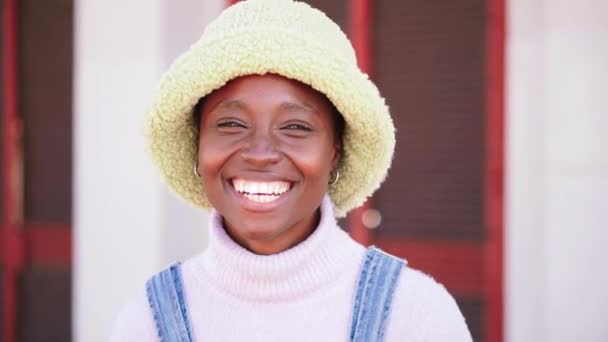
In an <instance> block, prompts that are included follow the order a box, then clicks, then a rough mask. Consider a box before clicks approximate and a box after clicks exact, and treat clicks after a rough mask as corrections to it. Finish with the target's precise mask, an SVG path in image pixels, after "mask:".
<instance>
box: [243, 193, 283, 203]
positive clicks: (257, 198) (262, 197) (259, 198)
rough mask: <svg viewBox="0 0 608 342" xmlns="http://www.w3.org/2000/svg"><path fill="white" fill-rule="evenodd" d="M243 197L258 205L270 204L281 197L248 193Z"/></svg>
mask: <svg viewBox="0 0 608 342" xmlns="http://www.w3.org/2000/svg"><path fill="white" fill-rule="evenodd" d="M243 196H245V198H247V199H249V200H252V201H254V202H259V203H268V202H272V201H274V200H276V199H278V198H279V197H281V196H280V195H252V194H248V193H244V194H243Z"/></svg>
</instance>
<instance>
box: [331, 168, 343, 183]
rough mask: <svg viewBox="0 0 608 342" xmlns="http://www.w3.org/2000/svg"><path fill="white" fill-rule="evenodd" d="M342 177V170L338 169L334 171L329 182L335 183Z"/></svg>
mask: <svg viewBox="0 0 608 342" xmlns="http://www.w3.org/2000/svg"><path fill="white" fill-rule="evenodd" d="M338 179H340V170H337V169H336V172H332V173H331V174H330V177H329V184H330V185H331V184H335V183H336V182H337V181H338Z"/></svg>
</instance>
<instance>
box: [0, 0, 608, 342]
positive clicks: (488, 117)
mask: <svg viewBox="0 0 608 342" xmlns="http://www.w3.org/2000/svg"><path fill="white" fill-rule="evenodd" d="M231 2H232V1H226V0H177V1H168V0H165V1H161V0H129V1H118V0H106V1H100V0H0V4H1V8H2V16H1V18H0V26H1V27H2V34H1V37H0V40H1V47H0V51H1V59H0V64H1V71H0V73H1V77H2V85H1V87H0V92H1V97H0V105H1V108H2V109H1V110H2V114H1V119H0V144H1V145H0V146H1V149H0V180H1V182H0V194H1V196H0V217H1V228H0V229H1V230H0V308H1V310H0V341H5V342H17V341H28V342H29V341H31V342H34V341H36V342H38V341H72V340H73V341H87V342H89V341H105V340H107V339H108V337H109V334H110V330H111V326H112V321H113V319H114V318H115V316H116V314H117V313H118V311H119V310H120V308H121V306H122V305H124V304H125V303H126V301H127V300H128V299H129V298H131V297H132V296H133V295H134V294H135V293H136V292H137V291H142V290H143V284H144V282H145V280H146V279H147V278H148V277H149V276H150V275H152V274H153V273H155V272H156V271H158V270H160V269H161V268H162V267H164V266H165V265H168V264H170V263H172V262H173V261H175V260H180V259H181V260H183V259H184V258H187V257H188V256H190V255H192V254H195V253H197V252H200V251H201V250H202V249H204V247H205V244H206V234H207V233H206V225H207V221H206V220H207V214H206V213H205V212H202V211H199V210H196V209H194V208H192V207H190V206H189V205H187V204H185V203H183V202H181V201H180V200H179V199H177V198H176V197H175V196H174V195H172V194H171V193H169V191H168V190H167V189H166V187H165V186H164V185H163V184H162V183H161V181H160V177H159V175H158V174H157V172H156V170H155V168H154V167H153V165H152V163H151V161H150V160H149V158H148V156H147V154H146V152H145V146H144V142H143V136H142V114H143V112H144V111H145V108H146V106H147V104H148V103H149V101H150V99H151V97H152V95H153V92H154V89H155V86H156V83H157V81H158V79H159V78H160V75H161V74H162V72H163V71H164V70H166V69H167V67H168V66H169V64H170V62H171V61H172V60H173V59H174V58H175V57H177V56H178V55H179V54H180V53H181V52H182V51H184V50H185V49H186V48H187V47H188V46H189V45H190V44H191V43H193V42H194V41H195V40H196V39H197V38H198V37H199V36H200V35H201V33H202V32H203V29H204V27H205V25H206V24H207V23H208V22H209V21H210V20H211V19H212V18H214V17H215V16H217V14H218V13H219V12H220V11H221V10H222V9H223V8H224V7H226V6H228V5H230V3H231ZM306 2H308V3H310V4H311V5H313V6H314V7H317V8H319V9H321V10H323V11H325V12H326V13H327V15H328V16H330V17H331V18H333V19H334V20H335V21H336V22H337V23H338V24H339V25H340V26H341V27H342V29H343V30H344V31H345V32H346V33H347V34H348V36H349V37H350V39H351V41H352V42H353V45H354V47H355V49H356V51H357V55H358V60H359V63H360V66H361V68H362V69H363V70H364V71H366V72H367V73H369V74H370V76H371V78H372V79H373V80H374V81H375V82H376V84H377V85H378V87H379V88H380V90H381V92H382V94H383V95H384V96H385V97H386V99H387V102H388V104H389V106H390V107H391V112H392V115H393V118H394V120H395V124H396V126H397V149H396V156H395V160H394V163H393V167H392V169H391V171H390V175H389V178H388V179H387V180H386V182H385V184H384V185H383V187H382V188H381V190H380V191H378V192H377V194H376V195H375V196H374V197H373V198H372V199H370V201H369V202H368V203H366V204H365V205H364V206H363V207H362V208H360V209H358V210H356V211H355V212H353V213H352V214H351V215H350V216H349V217H348V219H346V220H343V221H342V222H341V225H342V227H343V228H344V229H346V230H348V231H349V232H350V233H351V234H352V235H353V237H354V238H355V239H357V240H358V241H360V242H362V243H364V244H367V245H369V244H376V245H379V246H381V247H383V248H384V249H386V250H388V251H389V252H392V253H394V254H397V255H399V256H402V257H405V258H406V259H407V260H408V261H409V263H410V265H412V266H413V267H415V268H419V269H422V270H423V271H425V272H427V273H429V274H431V275H432V276H433V277H435V278H436V279H437V280H438V281H440V282H442V283H443V284H445V285H446V287H447V288H448V290H449V291H450V292H451V293H452V294H453V295H454V296H455V298H456V299H457V301H458V304H459V306H460V308H461V310H462V311H463V313H464V315H465V316H466V319H467V323H468V324H469V327H470V330H471V332H472V334H473V336H474V339H475V341H488V342H500V341H513V342H515V341H572V340H580V341H598V342H600V341H608V325H606V324H605V323H606V317H608V291H607V289H608V272H606V270H607V269H608V255H607V254H606V250H607V246H608V223H607V222H608V153H607V151H606V150H607V149H608V134H607V133H606V131H607V129H608V102H607V101H606V83H607V82H608V2H607V1H605V0H580V1H577V2H574V1H567V0H452V1H439V0H400V1H398V0H375V1H374V0H310V1H306Z"/></svg>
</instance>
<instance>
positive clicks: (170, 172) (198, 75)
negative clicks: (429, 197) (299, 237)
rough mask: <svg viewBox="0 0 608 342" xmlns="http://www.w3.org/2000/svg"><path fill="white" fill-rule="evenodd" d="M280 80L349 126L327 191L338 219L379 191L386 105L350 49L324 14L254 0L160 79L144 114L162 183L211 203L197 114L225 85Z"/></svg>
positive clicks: (387, 149) (281, 1) (389, 128)
mask: <svg viewBox="0 0 608 342" xmlns="http://www.w3.org/2000/svg"><path fill="white" fill-rule="evenodd" d="M267 73H272V74H278V75H281V76H284V77H287V78H290V79H294V80H298V81H300V82H302V83H305V84H308V85H310V86H311V87H312V88H314V89H315V90H317V91H319V92H321V93H323V94H325V95H326V96H327V98H328V99H329V100H330V101H331V102H332V103H333V104H334V106H335V107H336V109H337V110H338V111H339V112H340V113H341V114H342V116H343V117H344V120H345V123H346V125H345V130H344V136H343V151H342V159H341V162H340V165H339V171H340V178H339V180H338V181H337V182H335V183H334V184H332V185H331V186H330V188H329V194H330V197H331V199H332V202H333V204H334V209H335V214H336V216H338V217H342V216H344V215H345V214H346V213H347V212H348V211H349V210H351V209H353V208H355V207H357V206H359V205H361V204H363V202H364V201H365V200H366V199H367V197H369V196H371V195H372V194H373V192H374V191H375V190H376V189H377V188H378V187H379V186H380V184H381V183H382V181H383V180H384V179H385V177H386V174H387V171H388V169H389V167H390V164H391V160H392V157H393V151H394V147H395V134H394V126H393V122H392V119H391V117H390V115H389V111H388V107H387V106H386V105H385V101H384V99H383V98H382V97H381V96H380V94H379V92H378V89H377V88H376V86H375V85H374V84H373V83H372V82H371V81H370V80H369V78H368V76H367V75H366V74H364V73H362V72H361V71H360V69H359V68H358V66H357V63H356V58H355V54H354V51H353V49H352V46H351V44H350V42H349V41H348V39H347V38H346V36H345V35H344V33H343V32H342V31H341V30H340V29H339V27H338V26H337V25H336V24H335V23H333V22H332V21H331V20H330V19H329V18H328V17H327V16H325V14H323V13H322V12H320V11H318V10H316V9H313V8H311V7H310V6H308V5H307V4H304V3H300V2H293V1H286V0H250V1H244V2H241V3H238V4H236V5H234V6H232V7H230V8H228V9H226V10H225V11H224V12H223V13H222V14H221V15H220V16H219V17H218V18H217V19H216V20H215V21H214V22H213V23H211V24H210V25H209V26H208V27H207V29H206V30H205V33H204V34H203V36H202V37H201V39H200V40H199V41H198V42H197V43H195V44H194V45H193V46H192V47H191V48H190V49H189V50H188V51H187V52H186V53H184V54H183V55H182V56H181V57H179V58H178V59H177V60H176V61H175V62H174V63H173V64H172V66H171V67H170V69H169V70H168V71H167V72H166V73H165V74H164V76H163V77H162V79H161V82H160V86H159V88H158V91H157V94H156V96H155V99H154V101H153V103H152V106H151V108H150V109H149V111H148V112H147V115H146V127H145V131H146V138H147V142H148V148H149V150H150V153H151V155H152V158H153V160H154V162H155V164H156V165H157V166H158V167H159V169H160V171H161V173H162V175H163V176H164V179H165V180H166V182H167V183H168V185H169V186H170V187H171V188H172V189H173V190H174V191H175V192H176V193H177V194H179V195H180V196H181V197H183V198H184V199H186V200H187V201H189V202H191V203H193V204H195V205H197V206H200V207H204V208H209V207H211V204H210V203H209V201H208V199H207V196H206V194H205V189H204V186H203V185H202V184H201V182H200V179H199V178H198V177H197V176H196V175H195V174H194V172H193V167H194V165H195V164H196V161H197V146H198V127H197V126H196V122H195V121H196V120H195V116H194V114H193V108H194V106H195V105H196V104H197V103H198V101H199V100H200V99H201V98H203V97H205V96H206V95H208V94H209V93H211V92H212V91H213V90H216V89H218V88H221V87H222V86H223V85H225V84H226V83H227V82H228V81H230V80H232V79H234V78H237V77H240V76H245V75H252V74H259V75H263V74H267Z"/></svg>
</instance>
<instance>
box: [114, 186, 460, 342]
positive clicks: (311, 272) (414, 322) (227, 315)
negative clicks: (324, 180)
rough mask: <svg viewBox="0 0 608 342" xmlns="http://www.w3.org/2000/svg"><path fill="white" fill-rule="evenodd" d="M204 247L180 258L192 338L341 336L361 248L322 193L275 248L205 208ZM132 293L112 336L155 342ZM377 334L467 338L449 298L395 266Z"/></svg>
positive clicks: (344, 337)
mask: <svg viewBox="0 0 608 342" xmlns="http://www.w3.org/2000/svg"><path fill="white" fill-rule="evenodd" d="M210 220H211V222H210V223H211V224H210V238H209V247H208V248H207V249H206V250H205V251H204V252H203V253H202V254H200V255H198V256H195V257H193V258H191V259H189V260H187V261H186V262H184V263H183V264H182V275H183V281H184V287H185V295H186V302H187V306H188V314H189V318H190V321H191V326H192V330H193V334H194V339H195V341H198V342H205V341H265V342H267V341H292V342H297V341H345V342H346V341H348V333H349V328H350V322H351V312H352V302H353V298H354V289H355V285H356V281H357V278H358V272H359V270H360V267H361V262H362V260H363V255H364V253H365V248H364V247H363V246H361V245H359V244H358V243H357V242H355V241H354V240H352V239H351V238H350V236H348V234H346V233H345V232H344V231H342V230H341V229H340V228H339V227H338V226H337V224H336V221H335V219H334V216H333V211H332V208H331V203H330V201H329V199H328V198H327V197H326V198H325V199H324V200H323V204H322V207H321V220H320V223H319V226H318V227H317V229H316V230H315V231H314V232H313V234H312V235H311V236H310V237H308V239H306V240H305V241H304V242H302V243H300V244H299V245H297V246H295V247H293V248H291V249H289V250H286V251H284V252H282V253H279V254H275V255H269V256H261V255H256V254H253V253H251V252H249V251H247V250H246V249H244V248H242V247H241V246H239V245H238V244H236V243H235V242H234V241H232V240H231V239H230V237H229V236H228V235H227V234H226V232H225V231H224V229H223V227H222V224H221V217H220V215H219V214H218V213H217V212H213V214H212V215H211V219H210ZM158 340H159V339H158V337H157V335H156V327H155V324H154V320H153V317H152V313H151V310H150V308H149V305H148V301H147V298H146V294H145V289H144V288H143V287H142V290H141V292H140V293H139V294H138V295H137V296H136V298H134V300H132V301H131V302H130V303H129V304H127V305H126V306H125V307H124V308H123V310H122V311H121V313H120V314H119V316H118V318H117V320H116V322H115V325H114V330H113V334H112V339H111V341H114V342H118V341H141V342H148V341H150V342H151V341H158ZM385 341H387V342H393V341H412V342H414V341H429V342H431V341H451V342H460V341H471V337H470V334H469V331H468V329H467V326H466V324H465V321H464V318H463V316H462V314H461V313H460V311H459V309H458V306H457V305H456V302H455V301H454V299H453V298H452V296H450V294H449V293H448V292H447V291H446V290H445V288H444V287H443V286H442V285H440V284H438V283H437V282H435V281H434V280H433V279H432V278H431V277H429V276H427V275H425V274H423V273H421V272H419V271H417V270H414V269H411V268H409V267H404V269H403V271H402V273H401V277H400V279H399V284H398V288H397V290H396V292H395V295H394V298H393V304H392V307H391V314H390V318H389V321H388V323H387V330H386V334H385Z"/></svg>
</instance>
